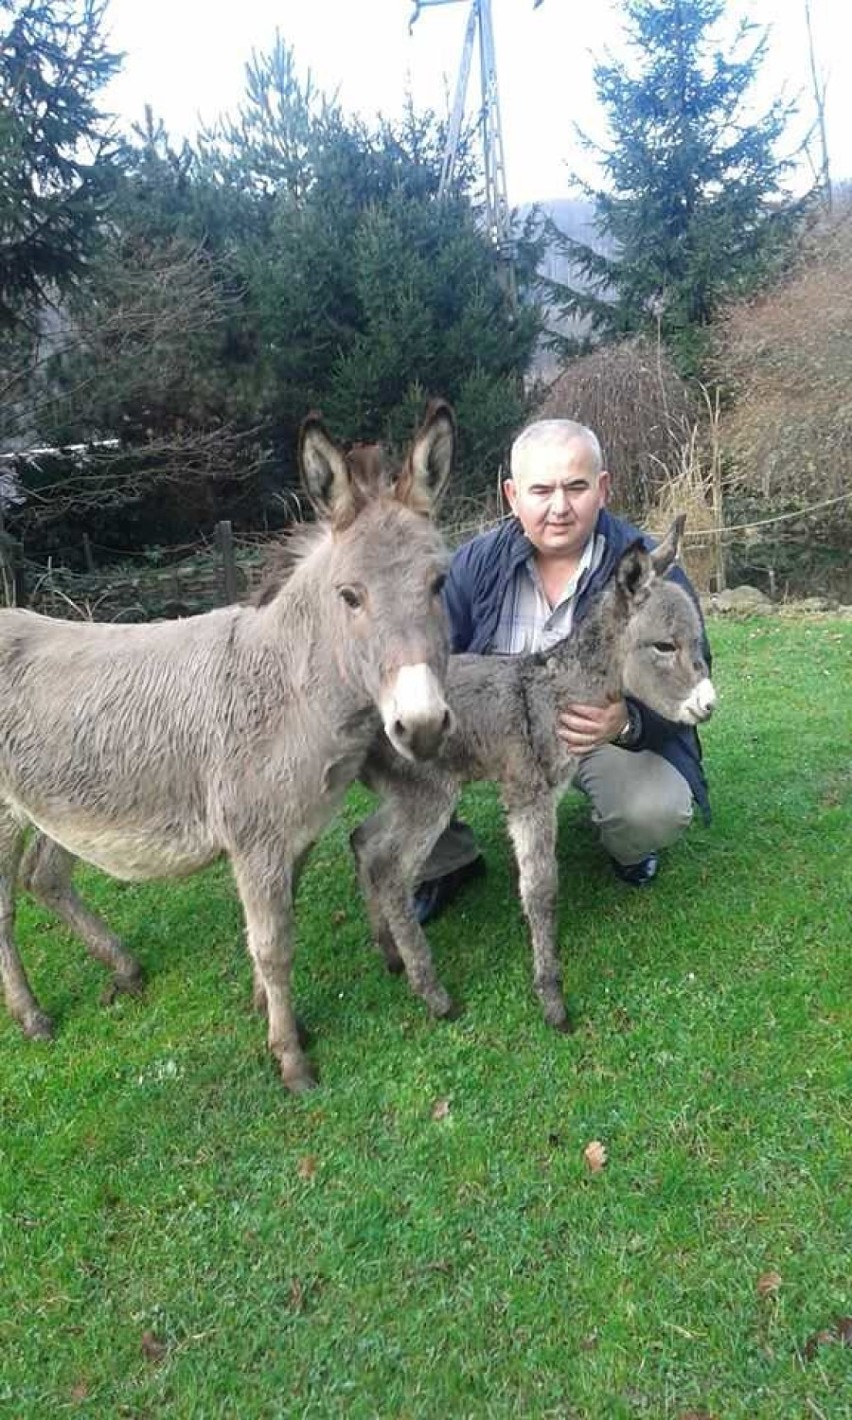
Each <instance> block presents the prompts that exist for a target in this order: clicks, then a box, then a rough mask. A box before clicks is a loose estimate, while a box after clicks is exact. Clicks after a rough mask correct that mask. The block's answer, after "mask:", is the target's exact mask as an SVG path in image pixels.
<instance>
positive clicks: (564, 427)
mask: <svg viewBox="0 0 852 1420" xmlns="http://www.w3.org/2000/svg"><path fill="white" fill-rule="evenodd" d="M578 444H580V445H582V446H583V448H584V452H585V454H586V457H585V459H584V460H583V461H584V463H585V464H586V466H587V468H588V470H589V472H590V473H592V474H594V475H595V477H597V475H598V474H599V473H600V472H601V471H602V469H603V455H602V453H601V446H600V444H599V443H598V438H597V435H596V434H594V433H593V432H592V430H591V429H588V428H587V427H586V425H585V424H578V423H577V421H576V420H574V419H537V420H536V422H535V423H534V424H528V425H527V427H526V429H524V430H522V432H521V433H520V434H519V435H518V437H517V439H516V440H515V442H514V443H513V445H512V452H511V456H510V468H511V476H512V478H513V479H514V481H515V483H516V484H521V483H522V484H527V483H529V480H530V478H531V477H532V476H533V474H534V473H535V471H536V470H537V469H538V468H540V467H541V466H542V464H543V463H544V462H548V463H551V462H553V460H554V459H558V458H559V457H560V455H562V454H566V455H567V453H568V451H569V450H572V449H573V451H574V452H575V453H576V452H577V449H576V446H577V445H578Z"/></svg>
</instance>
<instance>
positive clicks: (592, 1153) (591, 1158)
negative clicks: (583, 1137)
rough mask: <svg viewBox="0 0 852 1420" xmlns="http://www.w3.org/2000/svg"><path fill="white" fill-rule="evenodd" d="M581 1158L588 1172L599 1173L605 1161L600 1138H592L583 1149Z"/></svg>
mask: <svg viewBox="0 0 852 1420" xmlns="http://www.w3.org/2000/svg"><path fill="white" fill-rule="evenodd" d="M583 1158H584V1159H585V1160H586V1165H587V1167H588V1169H589V1172H590V1173H600V1171H601V1169H602V1168H603V1166H604V1164H605V1163H606V1149H605V1148H604V1146H603V1144H602V1143H601V1141H600V1139H593V1140H592V1142H591V1144H587V1145H586V1147H585V1149H584V1150H583Z"/></svg>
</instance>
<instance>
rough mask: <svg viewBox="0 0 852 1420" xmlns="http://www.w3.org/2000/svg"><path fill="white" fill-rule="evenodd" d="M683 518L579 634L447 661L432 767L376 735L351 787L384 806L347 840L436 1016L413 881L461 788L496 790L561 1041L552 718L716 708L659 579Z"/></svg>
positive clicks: (372, 905) (395, 950) (384, 929)
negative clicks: (444, 708)
mask: <svg viewBox="0 0 852 1420" xmlns="http://www.w3.org/2000/svg"><path fill="white" fill-rule="evenodd" d="M684 521H685V519H684V518H682V517H681V518H678V519H677V520H676V521H675V522H674V524H673V525H672V527H671V529H670V530H669V532H668V534H667V536H666V538H665V539H664V541H663V542H661V543H660V545H659V547H657V548H655V549H654V550H653V551H652V552H650V553H649V552H647V551H646V550H645V548H644V547H643V545H642V543H641V542H637V543H634V544H633V545H632V546H631V547H629V548H627V550H626V551H625V552H624V554H623V555H622V557H621V560H620V562H619V564H618V566H617V568H616V571H615V574H614V576H613V578H612V580H611V582H609V583H608V584H607V586H606V587H605V589H604V591H603V592H602V593H601V595H600V597H599V598H598V599H597V601H596V602H595V603H594V604H593V606H592V607H591V608H590V610H589V612H588V613H587V615H586V617H585V618H584V620H583V621H582V622H581V623H580V625H579V626H578V627H577V630H576V632H575V634H574V635H573V636H571V637H569V638H568V639H567V640H565V641H562V642H560V643H559V644H558V645H556V646H554V647H553V648H552V649H551V650H549V651H547V652H542V653H539V654H537V655H529V656H470V655H467V656H452V657H451V658H450V667H449V671H448V673H447V698H448V699H449V702H450V705H451V707H452V710H453V713H454V716H455V722H456V723H455V727H454V728H453V730H452V731H451V733H450V734H449V735H448V736H447V737H446V739H445V741H444V743H443V745H442V746H441V749H440V751H439V752H438V755H437V756H436V758H435V759H434V760H433V761H432V762H430V763H429V764H428V765H427V764H424V765H422V766H418V765H414V764H410V763H403V762H402V761H401V760H400V758H399V756H398V755H397V754H396V753H395V752H394V750H393V747H392V746H391V744H390V742H389V741H388V739H387V737H386V736H382V735H379V736H378V737H377V739H376V740H375V742H374V744H373V746H372V747H371V750H370V754H369V756H368V758H367V760H366V762H365V765H364V768H363V769H362V771H361V778H362V779H363V780H364V782H365V783H366V784H367V785H368V786H369V787H370V788H371V789H374V790H375V791H376V792H377V793H378V794H380V795H381V796H382V797H383V799H384V802H383V804H382V805H381V807H380V809H379V810H378V812H377V813H375V814H374V815H373V816H372V817H371V818H370V819H368V820H367V821H366V822H365V823H364V824H362V825H360V827H359V828H356V829H355V831H354V833H353V834H352V839H351V842H352V848H353V851H354V853H355V857H356V860H357V863H358V870H359V877H360V880H361V885H362V889H363V891H364V896H365V899H366V903H367V908H368V912H369V916H370V922H371V927H372V931H373V936H374V938H375V940H376V942H377V944H378V946H379V948H380V949H381V951H382V952H383V953H384V956H385V960H386V962H387V965H388V967H389V968H390V969H391V970H392V971H401V970H402V969H403V967H404V968H405V971H406V972H407V974H408V979H409V983H410V985H411V988H412V990H413V991H415V992H416V994H417V995H419V996H421V997H422V998H423V999H424V1001H425V1002H426V1004H427V1006H428V1007H429V1009H430V1010H431V1011H432V1013H433V1014H434V1015H437V1016H448V1015H451V1014H453V1011H454V1008H453V1003H452V1001H451V999H450V997H449V995H448V994H447V992H446V990H445V989H444V987H443V986H442V985H441V983H440V982H439V980H438V979H437V976H436V974H435V968H434V966H433V964H432V958H431V954H430V951H429V945H428V942H427V940H426V937H425V936H424V934H423V931H422V929H421V928H420V927H419V926H418V923H417V921H416V919H415V917H414V914H413V913H412V911H411V907H410V895H411V890H412V887H413V884H414V883H415V882H416V881H417V878H418V875H419V870H420V867H421V865H422V864H423V863H424V861H425V860H426V858H427V857H428V855H429V852H430V850H431V848H432V846H433V844H434V843H435V841H436V840H437V838H438V836H439V835H440V833H441V831H442V830H443V828H444V826H445V824H446V823H447V820H448V819H449V817H450V814H451V812H452V809H453V806H454V804H455V802H456V799H457V798H458V794H459V791H460V789H461V787H462V785H463V784H465V783H468V782H470V781H471V780H474V779H493V780H496V781H497V782H498V783H499V785H500V790H501V794H502V797H503V803H504V805H505V808H506V814H507V819H508V826H509V832H510V835H511V838H512V842H513V845H514V849H515V855H516V858H517V862H518V870H519V879H520V891H521V899H522V901H523V906H524V911H525V913H526V917H527V921H528V923H529V928H530V935H531V937H532V947H533V963H534V978H535V989H536V992H537V994H538V996H539V999H540V1001H541V1004H542V1007H543V1010H544V1017H545V1020H546V1021H547V1022H548V1024H550V1025H552V1026H554V1027H555V1028H556V1029H557V1030H567V1029H568V1028H569V1025H568V1017H567V1013H566V1010H565V1003H564V1000H563V996H562V986H561V977H560V970H559V961H558V954H557V943H556V891H557V868H556V805H557V803H558V800H559V798H560V795H561V794H562V793H563V792H564V790H565V789H566V787H567V786H568V785H569V784H570V782H571V779H572V778H573V775H574V770H575V768H576V759H575V758H573V757H572V756H571V755H570V754H569V752H568V750H567V749H566V747H565V745H564V744H563V742H562V740H561V739H560V738H559V736H558V735H557V733H556V723H557V713H558V711H559V709H560V708H561V707H563V706H565V705H567V704H570V703H571V702H572V701H575V702H581V703H583V704H603V703H605V702H606V700H607V699H612V700H617V699H621V698H622V697H623V696H624V695H625V694H626V695H631V696H633V697H634V698H635V699H637V700H639V701H641V702H642V703H643V704H645V705H647V706H648V707H649V708H650V709H651V710H654V711H656V713H657V714H658V715H661V716H662V717H663V718H664V719H666V720H671V721H675V722H679V723H680V724H685V725H696V724H698V723H700V722H701V721H702V720H706V719H707V718H708V717H709V715H710V713H711V711H712V709H713V705H714V702H715V692H714V689H713V686H712V683H711V681H710V679H709V676H708V670H707V663H706V660H705V640H704V630H703V626H702V623H701V617H700V615H699V612H698V609H697V607H696V606H695V604H694V602H693V600H692V598H691V596H690V595H689V593H688V592H687V591H686V590H685V589H684V588H683V587H682V586H680V585H679V584H678V583H676V582H672V581H666V580H665V579H664V573H665V572H666V570H667V569H668V567H670V566H671V564H672V562H673V561H674V559H675V557H676V556H677V551H678V546H679V542H680V537H681V533H682V531H683V524H684Z"/></svg>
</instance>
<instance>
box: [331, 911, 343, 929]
mask: <svg viewBox="0 0 852 1420" xmlns="http://www.w3.org/2000/svg"><path fill="white" fill-rule="evenodd" d="M345 921H346V912H345V911H344V909H343V908H342V907H338V908H337V910H336V911H335V912H332V914H331V924H332V926H333V927H342V926H343V924H344V922H345Z"/></svg>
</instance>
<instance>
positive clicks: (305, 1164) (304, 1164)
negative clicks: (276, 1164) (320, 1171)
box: [296, 1154, 317, 1179]
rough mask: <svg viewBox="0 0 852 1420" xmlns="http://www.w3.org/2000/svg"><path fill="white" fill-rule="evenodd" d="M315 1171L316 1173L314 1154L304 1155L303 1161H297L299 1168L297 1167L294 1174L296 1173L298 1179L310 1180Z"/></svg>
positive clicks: (315, 1157)
mask: <svg viewBox="0 0 852 1420" xmlns="http://www.w3.org/2000/svg"><path fill="white" fill-rule="evenodd" d="M316 1171H317V1156H316V1154H305V1157H304V1158H303V1159H300V1160H299V1166H298V1168H297V1170H296V1172H297V1173H298V1175H299V1178H304V1179H311V1178H313V1176H314V1174H315V1173H316Z"/></svg>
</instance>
